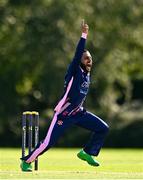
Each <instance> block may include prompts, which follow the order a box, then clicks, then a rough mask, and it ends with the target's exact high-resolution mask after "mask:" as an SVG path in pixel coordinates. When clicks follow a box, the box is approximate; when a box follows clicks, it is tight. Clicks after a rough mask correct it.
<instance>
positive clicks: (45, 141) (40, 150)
mask: <svg viewBox="0 0 143 180" xmlns="http://www.w3.org/2000/svg"><path fill="white" fill-rule="evenodd" d="M72 82H73V77H72V78H71V80H70V82H69V84H68V87H67V90H66V93H65V95H64V97H63V98H62V99H61V100H60V102H59V103H58V105H57V106H56V108H55V111H56V113H55V114H54V117H53V120H52V123H51V125H50V128H49V130H48V133H47V135H46V138H45V139H44V141H43V143H42V144H41V145H40V146H39V148H37V149H36V150H35V151H34V152H33V154H32V155H31V156H30V157H29V158H28V159H27V160H26V162H27V163H31V162H33V161H34V160H35V159H36V158H37V156H38V155H39V154H40V153H41V152H42V151H43V150H44V149H45V148H46V147H47V146H48V144H49V142H50V138H51V134H52V131H53V128H54V126H55V123H56V121H57V116H58V114H59V112H60V110H61V108H62V106H63V104H64V103H65V100H66V98H67V95H68V93H69V91H70V89H71V86H72Z"/></svg>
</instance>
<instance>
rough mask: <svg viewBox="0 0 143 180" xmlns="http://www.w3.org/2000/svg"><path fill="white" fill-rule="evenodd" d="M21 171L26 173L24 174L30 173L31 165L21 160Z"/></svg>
mask: <svg viewBox="0 0 143 180" xmlns="http://www.w3.org/2000/svg"><path fill="white" fill-rule="evenodd" d="M20 167H21V170H22V171H26V172H31V171H32V165H31V163H26V162H25V161H23V160H22V162H21V164H20Z"/></svg>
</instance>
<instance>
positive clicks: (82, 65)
mask: <svg viewBox="0 0 143 180" xmlns="http://www.w3.org/2000/svg"><path fill="white" fill-rule="evenodd" d="M80 66H81V68H82V69H83V70H84V71H85V72H90V71H91V67H92V65H85V64H83V63H81V64H80Z"/></svg>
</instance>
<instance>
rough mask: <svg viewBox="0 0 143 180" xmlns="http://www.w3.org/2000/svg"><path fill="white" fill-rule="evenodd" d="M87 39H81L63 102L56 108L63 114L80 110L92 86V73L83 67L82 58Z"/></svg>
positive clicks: (66, 82)
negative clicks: (81, 64)
mask: <svg viewBox="0 0 143 180" xmlns="http://www.w3.org/2000/svg"><path fill="white" fill-rule="evenodd" d="M85 43H86V39H85V38H82V37H81V38H80V41H79V43H78V45H77V48H76V52H75V55H74V58H73V60H72V62H71V63H70V65H69V67H68V70H67V73H66V76H65V84H64V94H63V96H62V99H61V101H60V102H59V104H58V105H57V107H56V108H55V109H56V110H57V109H58V111H60V112H61V110H65V109H66V108H68V112H69V111H70V112H73V111H74V110H77V109H78V108H80V107H81V106H82V104H83V102H84V100H85V98H86V95H87V93H88V89H89V84H90V73H89V72H85V71H84V70H83V69H82V68H81V67H80V63H81V57H82V55H83V52H84V49H85Z"/></svg>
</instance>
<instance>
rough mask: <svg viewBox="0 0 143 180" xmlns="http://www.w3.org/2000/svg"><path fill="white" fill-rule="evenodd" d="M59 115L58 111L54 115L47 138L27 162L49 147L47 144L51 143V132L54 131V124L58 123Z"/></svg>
mask: <svg viewBox="0 0 143 180" xmlns="http://www.w3.org/2000/svg"><path fill="white" fill-rule="evenodd" d="M57 115H58V113H57V112H56V113H55V115H54V117H53V120H52V123H51V125H50V128H49V130H48V133H47V135H46V138H45V140H44V142H43V143H42V144H41V145H40V146H39V148H37V149H36V150H35V152H34V153H33V154H32V155H31V156H30V158H29V159H27V160H26V162H27V163H31V162H33V161H34V160H35V159H36V157H37V156H38V155H39V154H40V153H41V152H42V151H43V150H44V149H45V148H46V147H47V145H48V144H49V142H50V138H51V134H52V131H53V128H54V125H55V123H56V121H57Z"/></svg>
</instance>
